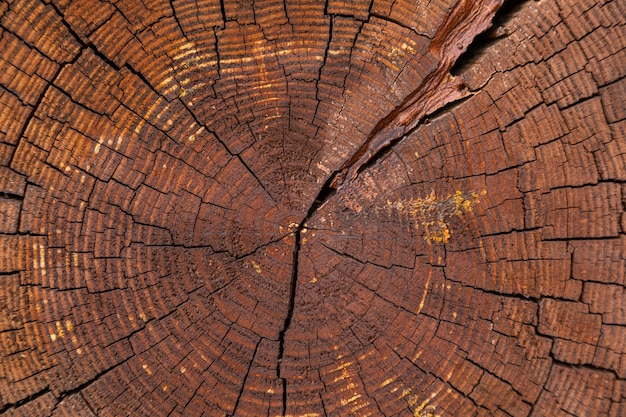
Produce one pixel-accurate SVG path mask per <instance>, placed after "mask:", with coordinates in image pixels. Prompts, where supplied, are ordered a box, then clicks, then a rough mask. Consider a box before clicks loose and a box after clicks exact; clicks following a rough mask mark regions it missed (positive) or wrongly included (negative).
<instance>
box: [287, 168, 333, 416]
mask: <svg viewBox="0 0 626 417" xmlns="http://www.w3.org/2000/svg"><path fill="white" fill-rule="evenodd" d="M336 174H337V173H335V174H334V175H331V177H330V178H329V179H328V180H327V181H326V183H325V184H324V186H323V187H322V189H321V190H320V192H319V194H318V195H317V197H316V198H315V200H314V201H313V204H311V207H310V208H309V211H308V212H307V214H306V216H304V219H302V221H301V222H300V224H299V225H298V228H297V229H296V231H295V233H294V239H295V242H294V248H293V263H292V265H293V269H292V271H291V285H290V287H289V307H288V308H287V317H286V318H285V323H284V325H283V329H282V330H281V331H280V333H279V335H278V367H277V368H276V377H277V378H278V379H280V380H281V381H282V383H283V414H282V415H283V416H285V415H286V413H287V378H285V377H284V376H283V372H282V365H283V358H284V355H285V335H286V333H287V331H288V330H289V327H290V326H291V320H292V318H293V311H294V307H295V303H296V288H297V286H298V258H299V255H300V246H301V234H302V229H304V227H305V225H306V223H307V222H308V221H309V219H310V218H311V217H312V216H313V215H314V214H315V213H316V212H317V210H318V209H319V208H320V207H321V206H322V205H324V203H325V202H326V201H328V200H329V199H330V198H331V197H332V196H333V195H334V194H335V192H336V190H335V188H334V187H333V182H334V180H335V179H336Z"/></svg>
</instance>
